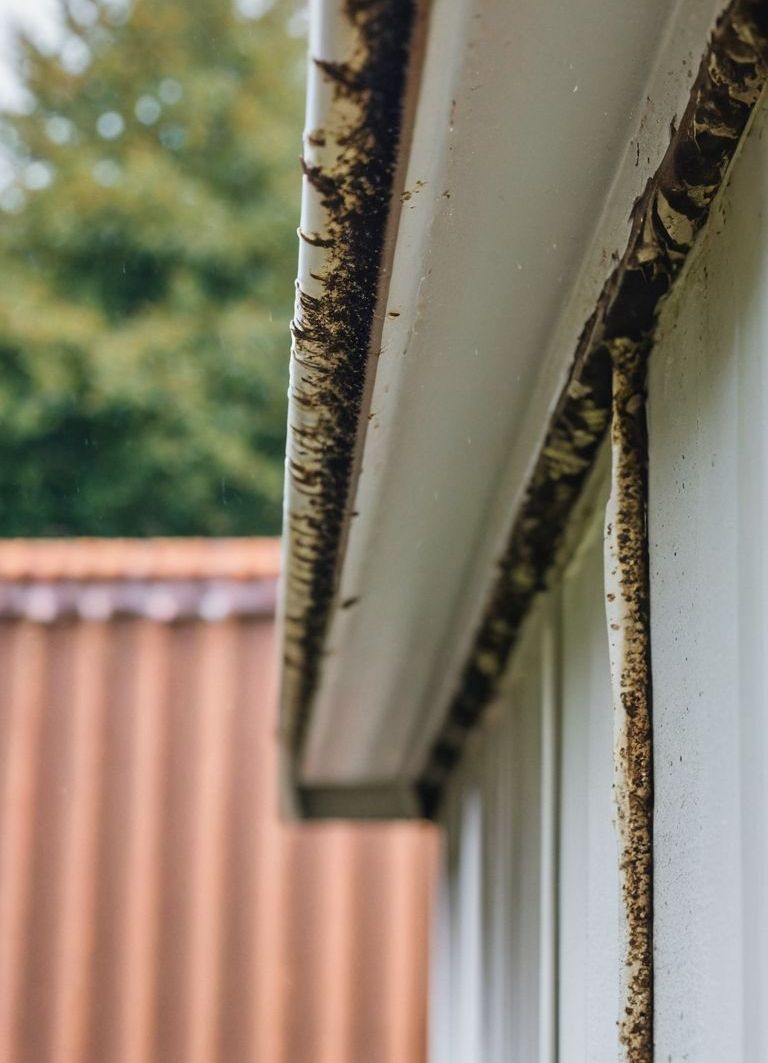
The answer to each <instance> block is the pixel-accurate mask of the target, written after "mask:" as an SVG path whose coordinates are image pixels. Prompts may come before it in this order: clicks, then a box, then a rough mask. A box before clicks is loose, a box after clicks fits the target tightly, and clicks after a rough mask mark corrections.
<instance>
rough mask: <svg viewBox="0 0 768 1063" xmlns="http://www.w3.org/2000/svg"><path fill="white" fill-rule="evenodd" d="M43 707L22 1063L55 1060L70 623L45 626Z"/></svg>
mask: <svg viewBox="0 0 768 1063" xmlns="http://www.w3.org/2000/svg"><path fill="white" fill-rule="evenodd" d="M45 631H46V638H47V641H48V653H47V654H46V667H45V671H44V680H43V681H44V688H43V691H44V693H43V697H44V710H43V715H42V720H41V731H40V745H39V757H38V761H37V763H36V764H35V766H34V767H35V799H34V808H35V821H34V834H33V864H32V873H31V876H30V889H29V898H28V906H27V923H26V928H25V929H26V937H27V940H26V949H25V955H24V957H23V971H22V972H20V973H21V977H22V978H23V990H22V999H21V1008H20V1029H19V1034H18V1036H19V1054H20V1057H21V1059H22V1060H24V1063H26V1061H27V1060H29V1061H30V1063H38V1061H46V1063H47V1061H48V1060H53V1056H52V1051H51V1047H52V1046H51V1041H50V1037H51V1029H52V1015H53V1011H54V1007H55V985H54V981H53V974H54V965H53V962H52V960H53V956H52V948H53V943H54V942H55V941H56V938H57V933H58V919H59V884H60V880H61V870H62V862H63V858H64V856H65V854H64V838H65V828H66V818H65V805H66V800H67V785H68V778H67V757H68V753H69V747H70V730H71V727H70V719H69V708H68V706H69V705H70V702H71V689H72V679H73V664H74V659H73V658H74V654H73V643H72V631H73V625H72V624H61V625H54V626H52V627H50V628H47V629H45ZM55 1063H58V1061H55Z"/></svg>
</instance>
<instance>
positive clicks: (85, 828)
mask: <svg viewBox="0 0 768 1063" xmlns="http://www.w3.org/2000/svg"><path fill="white" fill-rule="evenodd" d="M106 638H107V628H106V627H105V625H104V624H102V623H90V622H84V623H82V624H81V625H78V627H77V629H76V633H75V635H74V638H73V647H72V651H73V653H74V655H75V662H74V663H75V674H74V683H73V690H72V706H71V714H72V719H71V725H70V726H71V733H70V743H71V745H70V751H69V763H68V769H67V782H66V792H65V795H64V801H65V806H66V820H65V823H64V825H63V831H64V836H63V854H62V856H63V860H62V878H61V891H60V894H59V898H58V905H59V913H58V927H57V933H56V941H55V953H54V957H53V963H54V972H55V973H54V979H55V990H54V991H55V1003H54V1009H53V1031H52V1048H51V1056H52V1058H53V1059H54V1060H55V1061H56V1063H77V1061H79V1060H80V1059H82V1058H83V1049H84V1046H85V1037H86V1031H87V1022H88V1015H89V1008H88V1004H89V994H88V990H89V973H90V955H91V946H92V942H93V925H94V907H93V906H94V896H95V884H96V875H95V857H96V843H97V830H98V816H99V807H100V805H99V800H100V788H99V780H100V777H101V776H100V758H101V755H102V726H103V709H104V679H105V675H104V655H105V650H106Z"/></svg>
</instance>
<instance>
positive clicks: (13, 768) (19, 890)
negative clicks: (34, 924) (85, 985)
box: [0, 622, 46, 1063]
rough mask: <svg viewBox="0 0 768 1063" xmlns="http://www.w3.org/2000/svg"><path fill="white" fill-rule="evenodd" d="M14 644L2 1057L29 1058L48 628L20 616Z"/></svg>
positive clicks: (4, 825)
mask: <svg viewBox="0 0 768 1063" xmlns="http://www.w3.org/2000/svg"><path fill="white" fill-rule="evenodd" d="M0 638H2V641H3V649H4V651H9V657H10V660H9V661H8V671H7V672H6V675H8V679H7V681H6V684H3V685H2V687H0V725H1V727H2V732H1V733H0V741H2V746H1V747H0V787H1V789H0V1059H4V1060H7V1061H8V1063H22V1061H23V1051H22V1048H21V1046H20V1045H19V1043H18V1041H17V1034H18V1029H17V1020H18V1009H19V1004H20V995H21V990H22V988H23V987H22V983H21V977H22V974H23V958H24V948H25V942H26V927H27V916H28V905H29V888H30V875H31V871H32V843H33V831H34V829H35V821H34V817H35V782H36V766H37V758H38V756H39V748H38V746H39V741H40V726H41V718H42V711H43V691H44V687H43V682H44V673H45V650H46V633H45V631H44V629H42V628H41V627H40V626H39V625H36V624H30V623H26V622H21V623H19V624H17V625H15V628H11V627H10V625H8V624H4V625H3V626H2V628H1V629H0Z"/></svg>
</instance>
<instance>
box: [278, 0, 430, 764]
mask: <svg viewBox="0 0 768 1063" xmlns="http://www.w3.org/2000/svg"><path fill="white" fill-rule="evenodd" d="M340 9H341V13H340V15H339V16H338V17H340V18H342V19H344V20H346V23H347V24H348V25H346V26H345V27H344V29H345V31H347V32H349V31H350V30H351V37H350V39H351V41H352V46H351V50H350V52H349V54H348V56H347V58H345V59H344V61H341V62H338V61H329V60H327V59H324V58H322V57H315V58H314V59H313V63H314V67H315V73H314V76H315V77H319V78H321V79H322V80H323V81H324V82H325V84H326V86H330V89H331V101H330V106H329V108H328V114H327V115H326V119H327V121H326V124H325V125H324V126H323V128H317V129H309V130H308V131H307V133H306V135H305V156H306V157H305V159H304V160H303V172H304V178H305V190H304V197H305V200H306V199H309V200H310V201H311V203H312V204H313V211H314V215H315V216H316V217H317V218H318V219H319V224H318V229H317V231H315V230H314V229H313V231H309V232H306V231H302V230H300V231H299V237H300V240H301V241H302V243H303V244H304V245H305V247H304V250H305V252H309V254H308V255H307V257H308V258H309V257H310V256H311V264H310V266H309V268H308V270H307V271H306V275H305V276H302V275H301V271H300V277H299V281H298V282H297V296H296V314H295V318H294V322H293V324H292V334H293V347H292V372H291V391H290V401H289V439H288V459H287V471H286V480H287V482H286V499H287V503H286V516H285V535H286V539H287V543H288V546H287V554H288V557H287V564H286V577H285V578H286V583H285V587H284V590H283V618H282V623H283V631H284V654H285V659H284V670H283V694H282V700H283V730H284V734H285V741H286V743H287V745H288V747H289V748H290V750H291V751H292V755H293V757H294V759H295V758H296V757H298V755H299V751H300V749H301V746H302V743H303V739H304V735H305V731H306V724H307V719H308V713H309V705H310V701H311V698H312V695H313V693H314V691H315V688H316V686H317V681H318V676H319V672H320V668H321V664H322V658H323V654H324V652H325V647H324V643H325V637H326V634H327V630H328V625H329V619H330V614H331V610H332V607H333V604H334V599H335V595H336V589H337V583H338V566H339V560H340V555H341V552H342V549H343V543H344V540H345V537H346V530H347V525H348V521H349V518H350V508H351V500H352V496H353V493H354V481H355V479H356V474H357V470H358V465H359V454H358V452H359V449H360V445H361V438H362V437H363V431H362V429H361V425H363V423H364V419H365V413H366V399H367V396H369V393H370V388H371V376H372V372H371V364H372V362H375V358H376V351H375V349H374V348H375V344H376V342H377V339H376V337H377V335H378V333H379V332H380V329H379V327H378V326H379V325H380V321H379V320H378V318H379V317H380V316H381V315H380V309H379V304H380V293H381V289H382V281H383V274H384V271H385V250H386V244H387V239H388V236H389V234H391V228H392V218H393V213H394V212H396V210H397V206H398V205H399V194H398V188H397V187H396V184H397V178H398V176H399V169H398V166H399V156H400V146H401V137H402V133H403V129H404V106H405V95H406V90H407V85H408V80H409V79H408V74H409V67H410V64H411V60H412V47H411V46H412V38H413V35H414V30H415V28H416V25H417V23H418V19H417V13H418V10H420V4H419V0H343V2H342V3H341V4H340ZM328 10H329V12H330V11H332V7H331V5H329V8H328ZM318 159H320V160H321V161H316V160H318Z"/></svg>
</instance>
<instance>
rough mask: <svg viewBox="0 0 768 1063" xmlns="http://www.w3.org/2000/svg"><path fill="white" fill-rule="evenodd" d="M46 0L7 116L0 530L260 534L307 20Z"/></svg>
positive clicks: (222, 9)
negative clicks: (21, 92)
mask: <svg viewBox="0 0 768 1063" xmlns="http://www.w3.org/2000/svg"><path fill="white" fill-rule="evenodd" d="M61 2H62V5H63V6H62V35H61V42H60V47H59V48H58V49H57V51H56V53H55V54H46V53H44V52H43V51H42V50H41V49H40V47H39V46H36V45H35V43H34V42H33V41H32V40H30V39H28V38H21V39H20V40H19V45H20V48H19V52H20V75H21V78H22V81H23V84H24V86H25V87H26V90H27V91H28V98H29V105H28V106H27V107H26V108H25V109H24V113H6V114H4V115H2V116H1V120H0V137H1V138H2V143H3V144H4V149H3V150H4V153H5V156H6V160H7V161H9V162H10V164H11V166H12V167H13V171H14V178H13V180H12V181H11V182H10V183H8V184H7V185H6V187H5V189H4V191H3V192H2V194H0V268H1V269H2V276H3V283H2V286H1V287H0V534H2V535H48V534H57V535H84V534H86V535H153V534H169V535H184V534H199V535H226V534H259V533H261V534H267V533H274V532H276V531H278V530H279V524H280V499H281V492H282V476H283V472H282V470H283V449H284V430H285V391H286V383H287V353H286V352H287V323H288V320H289V317H290V313H291V301H292V292H293V283H292V278H293V275H294V269H295V244H296V242H295V226H296V214H297V202H298V195H299V184H298V177H297V164H296V156H297V154H298V145H299V131H300V121H301V107H302V100H303V81H304V51H305V44H304V42H303V41H301V40H300V39H299V34H298V33H297V32H296V30H295V28H294V33H293V34H291V33H289V32H287V27H288V26H293V27H295V26H296V25H297V24H298V20H299V18H300V13H299V12H297V11H295V10H294V9H293V8H290V7H289V6H288V3H287V2H283V3H275V4H270V3H269V2H268V0H247V2H246V0H240V4H239V6H231V0H134V3H133V4H132V5H131V6H130V7H129V6H127V5H126V4H124V3H120V2H118V0H100V2H98V3H96V2H94V0H61Z"/></svg>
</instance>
